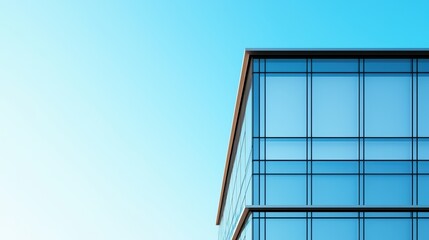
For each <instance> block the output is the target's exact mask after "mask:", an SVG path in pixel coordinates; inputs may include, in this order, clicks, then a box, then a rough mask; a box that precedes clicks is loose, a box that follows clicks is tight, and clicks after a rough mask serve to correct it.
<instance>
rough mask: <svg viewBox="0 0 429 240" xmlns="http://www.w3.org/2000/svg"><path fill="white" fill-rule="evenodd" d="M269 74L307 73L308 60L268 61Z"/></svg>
mask: <svg viewBox="0 0 429 240" xmlns="http://www.w3.org/2000/svg"><path fill="white" fill-rule="evenodd" d="M266 64H267V72H306V71H307V60H306V59H267V63H266Z"/></svg>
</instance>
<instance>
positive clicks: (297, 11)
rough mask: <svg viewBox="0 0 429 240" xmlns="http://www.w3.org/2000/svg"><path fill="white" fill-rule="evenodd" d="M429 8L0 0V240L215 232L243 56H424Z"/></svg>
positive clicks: (330, 0) (296, 0)
mask: <svg viewBox="0 0 429 240" xmlns="http://www.w3.org/2000/svg"><path fill="white" fill-rule="evenodd" d="M428 12H429V2H427V1H391V0H389V1H374V0H371V1H368V0H361V1H344V0H337V1H335V0H327V1H320V0H314V1H302V0H286V1H252V0H248V1H222V0H218V1H201V0H198V1H197V0H182V1H163V0H153V1H151V0H146V1H126V0H121V1H108V0H105V1H88V0H85V1H81V0H74V1H58V0H52V1H46V0H41V1H22V0H13V1H4V0H0V239H5V240H24V239H25V240H27V239H32V240H57V239H61V240H69V239H70V240H76V239H80V240H98V239H100V240H113V239H115V240H116V239H124V240H134V239H148V240H151V239H155V240H157V239H161V240H165V239H179V240H182V239H183V240H185V239H186V240H189V239H196V240H200V239H217V227H216V226H215V217H216V211H217V204H218V200H219V194H220V188H221V182H222V176H223V168H224V164H225V157H226V151H227V146H228V141H229V135H230V130H231V125H232V116H233V112H234V105H235V99H236V93H237V87H238V80H239V76H240V71H241V65H242V59H243V54H244V50H245V48H428V47H429V31H428V26H429V15H428Z"/></svg>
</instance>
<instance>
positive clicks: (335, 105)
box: [313, 74, 358, 137]
mask: <svg viewBox="0 0 429 240" xmlns="http://www.w3.org/2000/svg"><path fill="white" fill-rule="evenodd" d="M357 107H358V77H357V75H356V74H314V75H313V136H315V137H355V136H357V134H358V131H357V125H358V109H357Z"/></svg>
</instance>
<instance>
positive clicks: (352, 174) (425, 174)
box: [253, 172, 429, 176]
mask: <svg viewBox="0 0 429 240" xmlns="http://www.w3.org/2000/svg"><path fill="white" fill-rule="evenodd" d="M307 175H308V176H429V173H377V172H373V173H358V172H356V173H341V172H332V173H329V172H327V173H309V174H307V173H305V172H302V173H253V176H307Z"/></svg>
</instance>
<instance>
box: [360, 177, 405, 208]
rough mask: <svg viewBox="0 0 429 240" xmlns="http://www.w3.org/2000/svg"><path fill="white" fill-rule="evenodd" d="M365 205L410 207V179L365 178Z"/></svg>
mask: <svg viewBox="0 0 429 240" xmlns="http://www.w3.org/2000/svg"><path fill="white" fill-rule="evenodd" d="M365 204H366V205H410V204H411V177H410V176H404V175H395V176H386V175H374V176H372V175H371V176H365Z"/></svg>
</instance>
